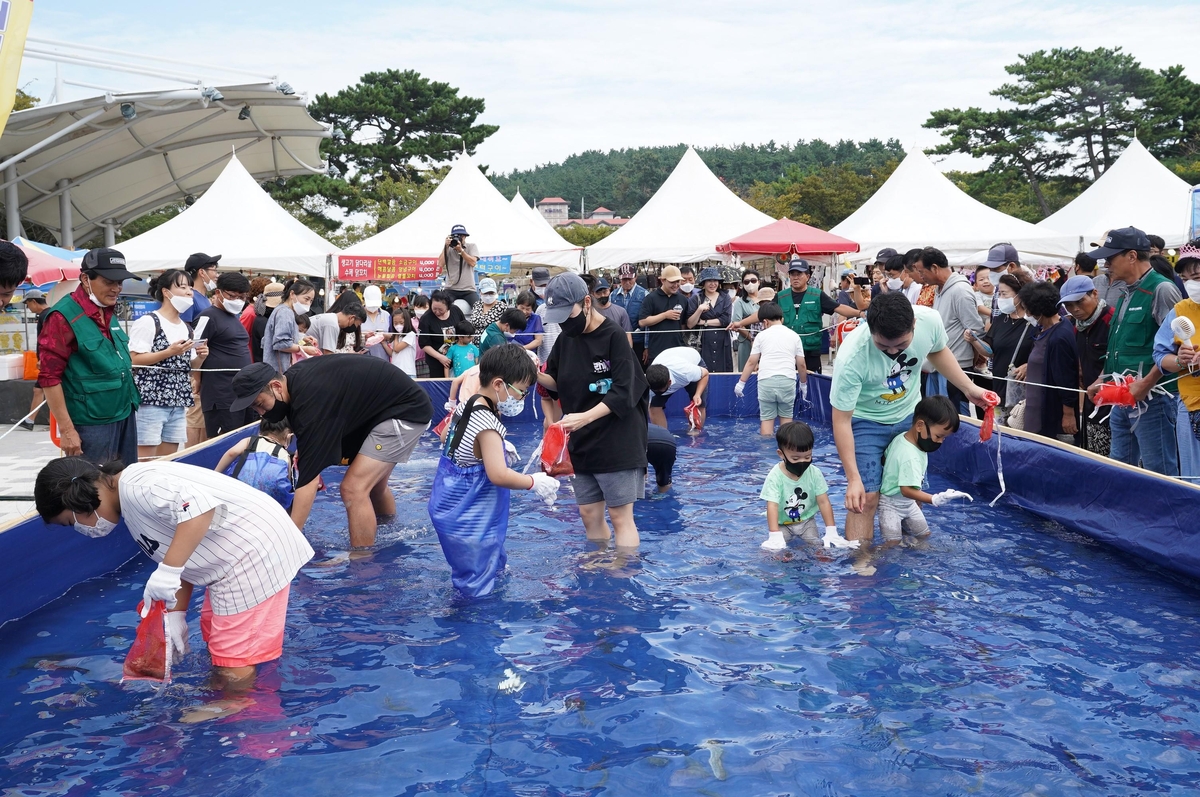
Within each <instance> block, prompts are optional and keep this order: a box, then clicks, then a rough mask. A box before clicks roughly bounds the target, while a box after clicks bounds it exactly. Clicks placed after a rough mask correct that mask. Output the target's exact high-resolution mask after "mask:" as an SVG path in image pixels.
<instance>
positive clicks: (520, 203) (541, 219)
mask: <svg viewBox="0 0 1200 797" xmlns="http://www.w3.org/2000/svg"><path fill="white" fill-rule="evenodd" d="M512 204H513V207H515V208H516V209H517V210H519V211H521V212H522V213H524V214H525V215H526V216H528V217H529V218H531V219H533V220H534V221H536V222H538V223H540V224H544V225H546V226H547V227H550V229H554V227H553V226H552V225H551V224H550V222H548V221H546V217H545V216H543V215H542V214H541V213H539V212H538V209H537V208H535V207H530V205H529V203H528V202H526V201H525V197H523V196H521V189H520V188H518V189H517V193H515V194H513V198H512Z"/></svg>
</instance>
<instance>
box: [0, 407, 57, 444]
mask: <svg viewBox="0 0 1200 797" xmlns="http://www.w3.org/2000/svg"><path fill="white" fill-rule="evenodd" d="M44 406H46V402H44V401H43V402H42V403H41V404H39V405H37V406H36V407H34V408H33V411H32V412H30V413H29V414H28V415H26V416H25V417H24V418H22V419H21V420H19V421H17V422H16V423H14V424H13V425H12V426H10V427H8V431H7V432H5V433H4V434H0V440H3V439H4V438H6V437H8V436H9V435H10V434H12V433H13V430H15V429H16V428H17V427H18V426H20V425H21V424H23V423H25V421H28V420H29V419H30V418H33V417H34V416H36V415H37V414H38V412H39V411H40V410H41V409H42V407H44Z"/></svg>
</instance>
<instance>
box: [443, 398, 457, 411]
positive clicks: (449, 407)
mask: <svg viewBox="0 0 1200 797" xmlns="http://www.w3.org/2000/svg"><path fill="white" fill-rule="evenodd" d="M457 407H458V402H457V401H447V402H446V404H445V407H444V409H445V410H446V412H454V410H455V409H456V408H457Z"/></svg>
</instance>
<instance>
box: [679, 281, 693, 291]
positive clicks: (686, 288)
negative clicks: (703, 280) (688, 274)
mask: <svg viewBox="0 0 1200 797" xmlns="http://www.w3.org/2000/svg"><path fill="white" fill-rule="evenodd" d="M679 290H681V291H683V292H684V293H691V292H692V291H694V290H696V283H694V282H685V283H683V284H682V285H680V286H679Z"/></svg>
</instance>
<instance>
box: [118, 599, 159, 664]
mask: <svg viewBox="0 0 1200 797" xmlns="http://www.w3.org/2000/svg"><path fill="white" fill-rule="evenodd" d="M141 613H142V603H141V602H140V601H139V602H138V614H141ZM166 623H167V606H166V604H165V603H163V602H162V601H155V602H154V603H152V604H150V612H149V613H148V614H147V615H146V616H145V617H143V618H142V621H141V622H140V623H138V627H137V638H135V639H134V640H133V646H132V647H130V648H129V653H128V654H126V656H125V676H124V678H123V679H122V680H126V681H169V680H171V666H170V664H169V662H168V658H167V626H166Z"/></svg>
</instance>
